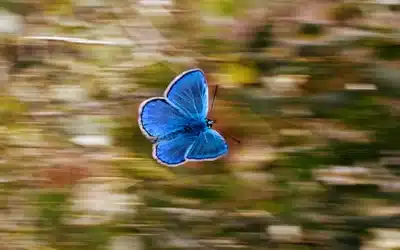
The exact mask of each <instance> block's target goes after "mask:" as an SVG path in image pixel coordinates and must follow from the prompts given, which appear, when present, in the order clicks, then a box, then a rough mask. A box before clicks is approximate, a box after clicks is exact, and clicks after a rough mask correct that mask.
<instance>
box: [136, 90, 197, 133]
mask: <svg viewBox="0 0 400 250" xmlns="http://www.w3.org/2000/svg"><path fill="white" fill-rule="evenodd" d="M188 122H189V120H188V118H187V117H185V116H183V115H182V114H181V113H180V112H179V110H177V109H176V108H174V107H173V106H171V105H170V104H169V103H168V102H167V101H166V100H165V98H160V97H156V98H151V99H149V100H147V101H145V102H144V103H143V104H142V105H141V107H140V112H139V125H140V128H141V129H142V131H143V132H144V134H145V135H147V137H149V138H155V137H162V136H165V135H167V134H168V133H172V132H174V131H176V130H179V129H182V128H183V127H184V126H185V124H187V123H188Z"/></svg>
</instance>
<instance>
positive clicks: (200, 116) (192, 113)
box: [164, 69, 208, 121]
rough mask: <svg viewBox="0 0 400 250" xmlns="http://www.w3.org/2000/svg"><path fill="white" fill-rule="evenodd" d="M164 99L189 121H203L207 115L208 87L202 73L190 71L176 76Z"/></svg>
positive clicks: (197, 70) (196, 70)
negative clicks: (189, 119)
mask: <svg viewBox="0 0 400 250" xmlns="http://www.w3.org/2000/svg"><path fill="white" fill-rule="evenodd" d="M164 96H165V98H166V99H167V100H168V102H169V103H171V104H172V105H173V106H175V107H176V108H177V109H179V110H180V111H181V112H182V113H183V114H184V115H185V116H187V117H190V118H191V119H195V120H200V121H204V119H205V118H206V117H207V113H208V87H207V82H206V78H205V76H204V73H203V71H201V70H200V69H192V70H188V71H185V72H183V73H182V74H180V75H179V76H177V77H176V78H175V79H174V80H173V81H172V82H171V83H170V85H169V86H168V88H167V89H166V91H165V93H164Z"/></svg>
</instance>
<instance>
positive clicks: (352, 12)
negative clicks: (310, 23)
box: [332, 3, 363, 22]
mask: <svg viewBox="0 0 400 250" xmlns="http://www.w3.org/2000/svg"><path fill="white" fill-rule="evenodd" d="M362 14H363V13H362V11H361V9H360V7H359V6H358V5H356V4H353V3H344V4H340V5H338V6H336V7H335V8H334V9H333V10H332V16H333V19H334V20H336V21H338V22H347V21H349V20H351V19H353V18H358V17H361V16H362Z"/></svg>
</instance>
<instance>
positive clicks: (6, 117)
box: [0, 96, 27, 125]
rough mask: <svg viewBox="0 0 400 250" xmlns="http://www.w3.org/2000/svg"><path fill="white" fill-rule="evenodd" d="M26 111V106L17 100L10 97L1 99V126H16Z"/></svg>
mask: <svg viewBox="0 0 400 250" xmlns="http://www.w3.org/2000/svg"><path fill="white" fill-rule="evenodd" d="M26 110H27V107H26V105H25V104H24V103H22V102H20V101H18V100H17V99H15V98H12V97H10V96H5V97H2V98H0V124H1V125H11V124H14V123H15V121H16V120H17V118H18V117H20V116H21V114H23V113H24V112H26Z"/></svg>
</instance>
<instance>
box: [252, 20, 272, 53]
mask: <svg viewBox="0 0 400 250" xmlns="http://www.w3.org/2000/svg"><path fill="white" fill-rule="evenodd" d="M273 44H274V41H273V34H272V25H271V24H263V25H261V26H260V27H258V28H257V29H255V33H254V35H253V37H252V38H251V39H250V40H249V41H248V45H247V46H248V48H249V50H250V51H251V52H259V51H262V50H263V49H265V48H267V47H270V46H272V45H273Z"/></svg>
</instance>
